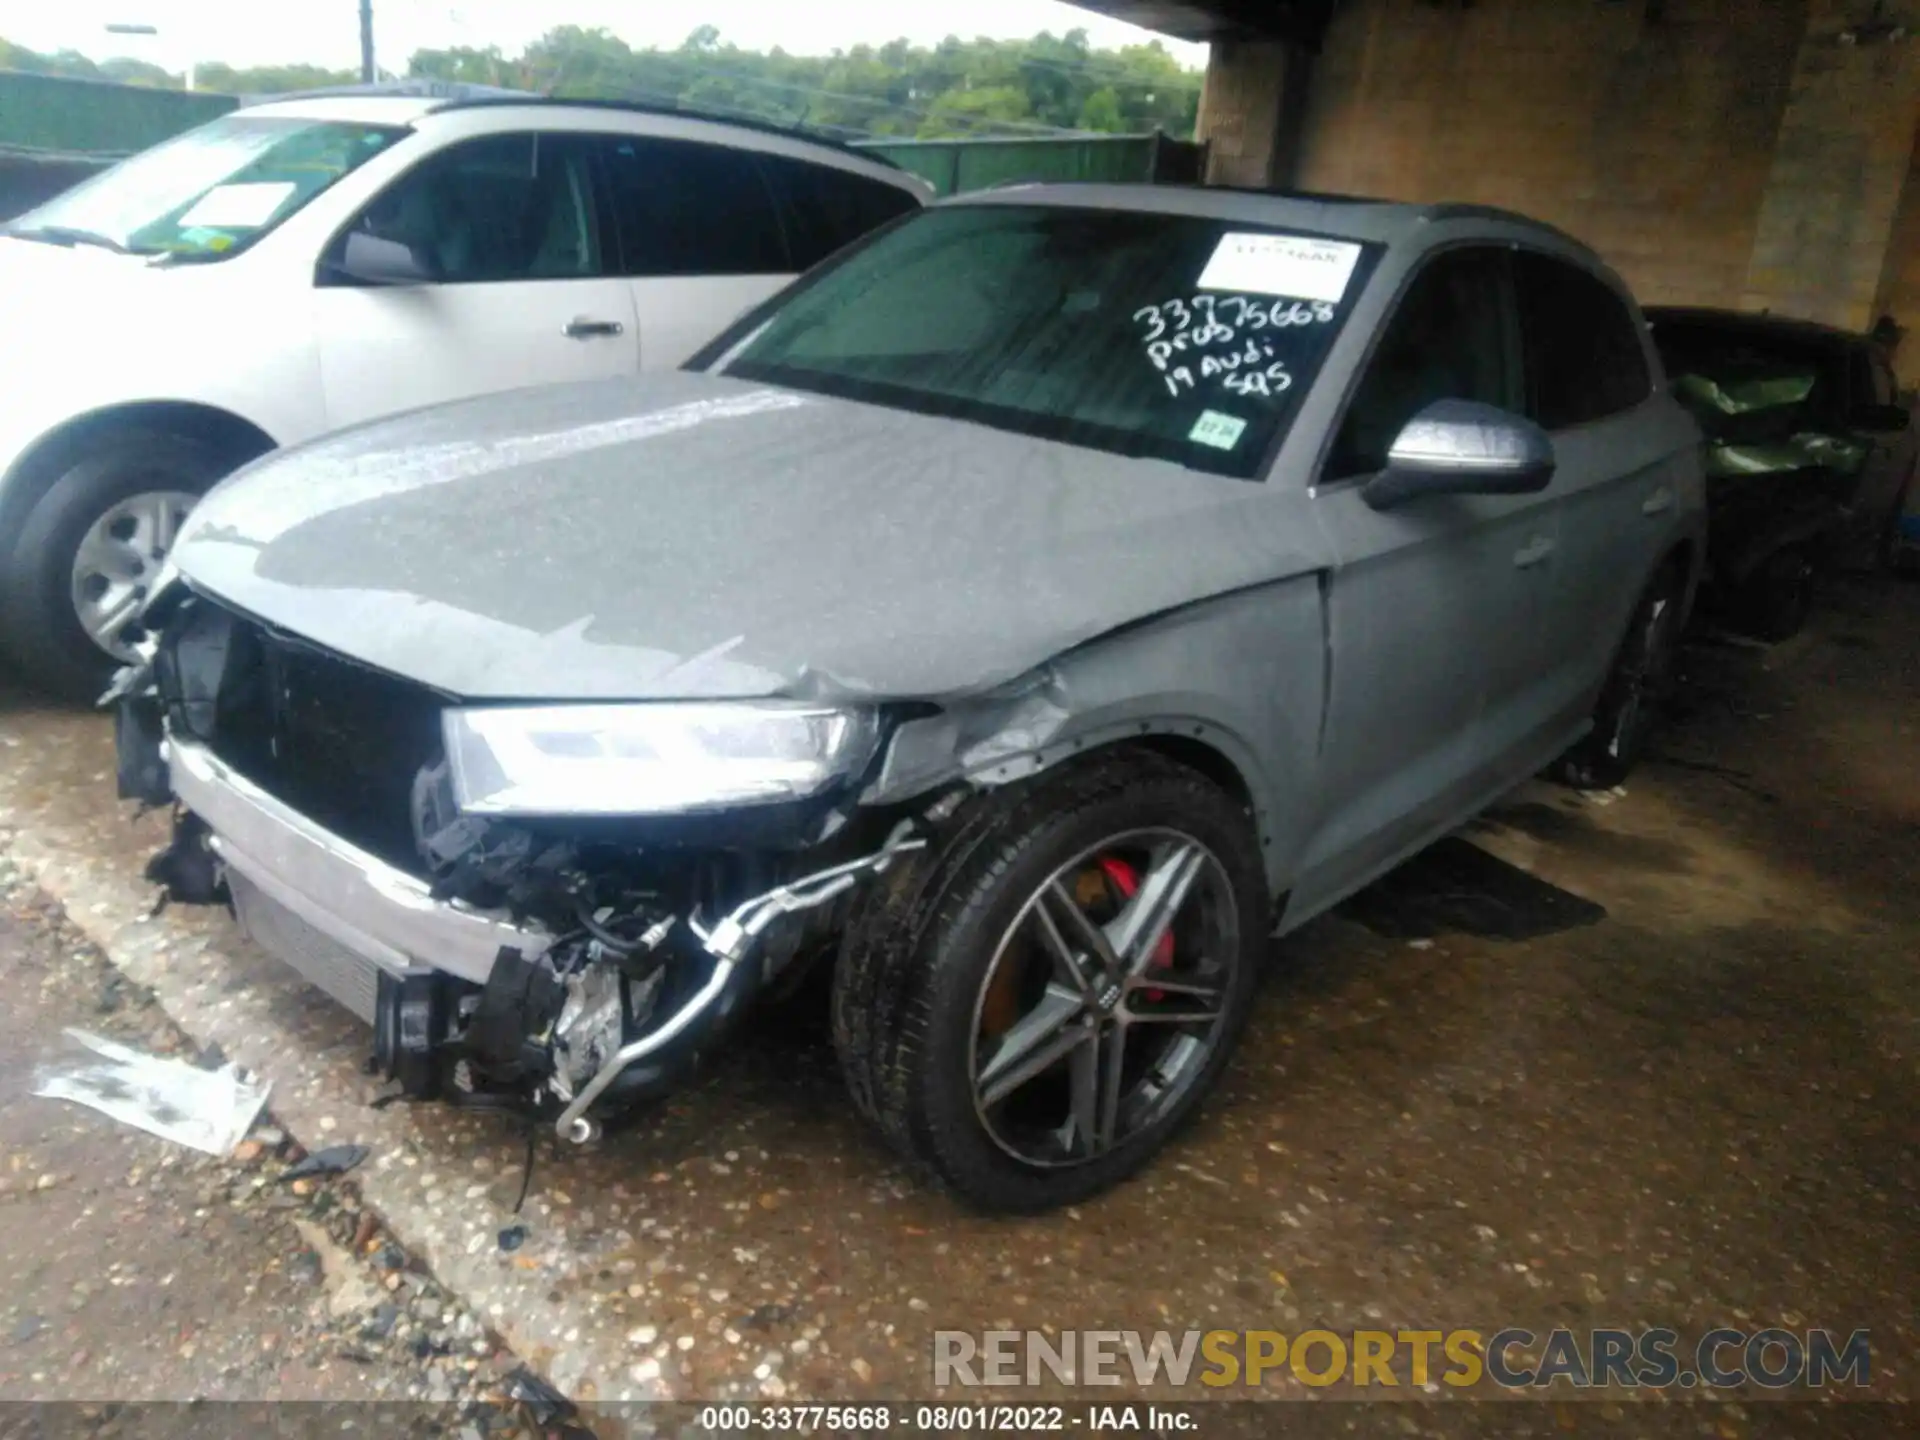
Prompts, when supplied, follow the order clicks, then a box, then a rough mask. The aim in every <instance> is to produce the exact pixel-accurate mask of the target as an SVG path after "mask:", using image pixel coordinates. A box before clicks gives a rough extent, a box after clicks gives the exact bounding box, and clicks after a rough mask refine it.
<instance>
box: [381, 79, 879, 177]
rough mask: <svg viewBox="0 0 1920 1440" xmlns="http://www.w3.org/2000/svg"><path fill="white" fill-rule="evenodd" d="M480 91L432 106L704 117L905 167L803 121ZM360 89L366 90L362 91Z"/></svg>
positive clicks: (646, 103) (651, 104) (649, 104)
mask: <svg viewBox="0 0 1920 1440" xmlns="http://www.w3.org/2000/svg"><path fill="white" fill-rule="evenodd" d="M469 88H471V89H474V90H477V91H479V92H481V93H478V94H473V95H460V96H454V97H450V98H448V99H447V100H446V101H445V103H443V104H440V105H436V106H434V109H435V110H436V111H439V112H444V111H447V110H479V109H485V108H487V107H489V106H494V105H561V106H565V107H567V108H569V109H578V110H616V111H625V112H627V113H629V114H634V115H664V116H672V117H673V118H675V119H680V120H704V121H706V122H708V123H709V124H713V125H731V126H733V127H734V128H735V129H739V130H755V131H758V132H760V133H761V134H763V135H780V136H784V137H785V138H787V139H789V140H804V141H806V142H807V143H808V144H810V145H824V146H827V147H828V148H830V149H834V150H841V151H844V152H846V153H847V154H849V155H854V156H858V157H859V158H860V159H862V160H865V161H867V162H868V163H870V164H873V165H884V166H886V167H887V168H888V169H889V170H904V169H905V168H906V167H905V166H903V165H899V164H897V163H896V162H894V161H892V160H889V159H888V158H887V157H886V156H884V155H877V154H875V153H874V152H872V151H871V150H867V149H863V148H862V147H860V146H858V145H853V144H850V143H849V142H848V141H847V140H846V139H844V138H843V137H841V136H838V135H833V134H829V133H828V132H827V131H825V130H820V129H816V128H814V127H812V126H807V125H782V124H780V123H779V122H778V121H775V120H767V119H763V118H761V117H760V116H758V115H745V114H729V113H727V112H726V111H721V110H701V109H696V108H694V107H692V106H685V105H666V104H659V103H655V102H652V101H646V100H593V99H576V98H572V97H564V98H563V97H559V96H552V95H532V94H528V93H526V92H524V91H517V90H508V91H494V92H491V93H488V90H487V87H485V86H473V87H469ZM361 93H367V92H365V91H362V92H361ZM872 138H873V139H875V140H885V139H886V138H887V137H885V136H874V137H872Z"/></svg>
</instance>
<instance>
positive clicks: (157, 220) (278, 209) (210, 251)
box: [5, 114, 407, 259]
mask: <svg viewBox="0 0 1920 1440" xmlns="http://www.w3.org/2000/svg"><path fill="white" fill-rule="evenodd" d="M406 133H407V132H406V131H405V130H402V129H396V128H394V127H393V126H390V125H361V124H355V123H351V122H342V121H337V120H297V119H289V118H285V117H280V118H274V117H268V116H258V115H244V114H241V115H229V116H226V117H225V118H223V119H220V120H215V121H214V122H213V123H212V124H210V125H202V126H201V127H200V128H199V129H197V130H189V131H188V132H187V133H186V134H184V135H179V136H176V137H175V138H174V139H172V140H168V141H167V142H165V143H164V144H161V145H156V146H155V147H154V148H153V149H151V150H145V151H142V152H141V153H140V154H138V155H136V156H134V157H133V158H132V159H131V160H127V161H124V162H122V163H121V164H119V165H116V166H114V167H113V168H112V169H111V170H108V171H107V172H106V173H105V174H102V175H96V176H95V177H94V178H93V179H91V180H89V181H87V182H86V183H85V184H83V185H79V186H76V187H75V188H74V189H72V190H69V191H68V192H67V193H66V194H64V195H60V196H57V197H56V198H54V199H53V200H50V201H48V202H47V203H46V204H45V205H42V206H41V207H40V208H39V209H37V210H31V211H29V212H27V213H26V214H25V215H22V216H21V217H20V218H19V219H18V220H16V221H14V222H13V223H12V224H11V225H9V226H8V227H7V228H6V231H5V233H7V234H10V235H17V236H20V237H21V238H23V239H28V240H46V241H50V242H52V243H55V244H62V245H73V244H88V245H100V246H104V247H105V248H107V249H109V250H123V251H128V252H131V253H133V254H137V255H174V256H179V257H181V258H191V259H219V258H222V257H224V256H227V255H231V254H233V253H234V252H236V251H238V250H240V249H243V248H244V247H245V246H247V245H248V244H251V243H252V242H253V241H255V240H257V239H259V238H260V236H262V235H264V234H266V233H267V231H269V230H271V229H272V228H273V227H274V226H276V225H278V224H279V223H280V222H281V221H283V220H285V219H286V218H287V217H288V216H289V215H291V214H293V213H294V212H295V211H296V210H298V209H299V208H300V207H301V206H303V205H305V204H306V203H307V202H308V201H309V200H311V199H313V197H314V196H316V195H318V194H319V193H320V192H321V191H322V190H325V189H326V188H327V187H328V186H329V185H331V184H333V182H334V181H336V180H338V179H339V178H340V177H341V176H342V175H345V174H346V173H347V172H348V171H349V170H352V169H354V168H355V167H356V166H359V165H362V164H364V163H365V162H366V161H368V160H370V159H372V158H373V157H374V156H375V155H378V154H379V153H380V152H381V151H382V150H384V149H386V148H387V146H389V145H391V144H392V143H393V142H394V141H395V140H397V139H399V138H400V137H401V136H402V135H405V134H406Z"/></svg>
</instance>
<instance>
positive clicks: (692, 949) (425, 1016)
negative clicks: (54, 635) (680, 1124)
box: [159, 736, 926, 1140]
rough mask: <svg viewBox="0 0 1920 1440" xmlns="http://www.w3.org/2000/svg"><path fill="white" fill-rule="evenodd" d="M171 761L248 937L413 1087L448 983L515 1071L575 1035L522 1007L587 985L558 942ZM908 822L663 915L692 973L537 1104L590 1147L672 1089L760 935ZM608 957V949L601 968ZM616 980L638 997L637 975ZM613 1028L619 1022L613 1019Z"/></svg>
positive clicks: (907, 847) (542, 1090)
mask: <svg viewBox="0 0 1920 1440" xmlns="http://www.w3.org/2000/svg"><path fill="white" fill-rule="evenodd" d="M164 755H165V760H166V766H165V777H166V778H165V780H163V781H160V782H159V783H161V784H162V785H165V784H170V785H171V790H172V794H173V797H174V798H175V799H177V800H178V801H179V802H180V804H181V805H183V806H184V807H185V809H186V810H187V811H188V812H189V813H190V814H191V815H192V816H193V817H194V819H195V821H196V822H198V823H199V824H203V825H204V826H205V827H206V831H205V843H206V846H207V847H208V849H210V850H211V852H212V854H213V856H214V857H215V858H217V859H218V861H219V862H220V864H221V866H222V867H223V868H224V873H225V879H226V883H227V890H228V893H229V894H230V895H231V896H232V899H233V904H234V909H235V911H236V912H237V914H238V916H239V918H240V922H241V924H242V926H243V927H244V928H245V929H246V931H247V933H248V935H249V936H250V937H251V938H252V939H253V940H254V941H255V942H256V943H258V944H259V945H260V946H261V948H263V949H265V950H266V951H268V952H269V953H270V954H272V955H273V956H274V957H275V958H277V959H279V960H281V961H282V962H284V963H285V964H287V965H289V966H290V967H292V968H293V969H294V970H295V971H297V972H298V973H299V974H300V975H302V976H303V977H304V978H305V979H307V980H308V981H309V982H310V983H312V984H313V985H315V986H317V987H318V988H320V989H322V990H324V991H326V992H327V993H328V994H330V995H332V996H333V997H334V999H336V1000H338V1001H339V1002H340V1003H341V1004H342V1005H344V1006H346V1007H347V1008H348V1009H349V1010H351V1011H353V1012H354V1013H355V1014H356V1015H358V1016H360V1018H361V1019H363V1020H365V1021H367V1022H368V1023H370V1024H372V1025H373V1026H374V1027H375V1029H376V1034H377V1044H376V1059H381V1058H383V1057H384V1058H385V1060H386V1061H387V1062H388V1063H389V1066H390V1068H389V1073H390V1074H395V1075H396V1077H397V1078H400V1079H401V1080H402V1084H403V1086H407V1087H408V1093H413V1094H422V1095H425V1094H432V1093H437V1092H438V1090H439V1088H440V1086H439V1080H438V1079H437V1078H433V1077H437V1075H438V1074H439V1067H438V1065H437V1064H436V1063H435V1062H434V1061H433V1059H432V1056H433V1055H434V1053H435V1052H438V1051H441V1050H442V1049H443V1047H444V1046H445V1043H446V1041H447V1039H448V1037H449V1034H450V1021H451V1017H450V1015H449V1011H448V1006H447V1005H446V1003H444V1001H443V1000H442V999H440V998H436V997H438V996H440V994H441V992H442V991H444V990H445V988H446V984H445V982H446V981H447V979H449V978H450V979H452V980H454V981H459V982H465V985H466V986H470V987H472V988H471V990H467V991H464V993H465V994H466V995H467V997H468V998H467V1000H466V1001H462V1002H460V1003H461V1005H462V1008H461V1011H460V1016H461V1020H462V1022H463V1024H464V1025H465V1034H466V1035H467V1037H468V1039H469V1040H471V1039H472V1037H473V1035H474V1033H475V1032H477V1031H479V1030H481V1029H482V1028H484V1027H486V1026H487V1024H488V1020H489V1017H490V1016H492V1017H493V1018H495V1019H498V1018H502V1017H503V1016H504V1017H505V1018H507V1021H508V1028H509V1030H510V1031H511V1032H512V1033H511V1034H510V1035H509V1036H507V1037H506V1041H505V1044H504V1045H501V1044H498V1043H496V1044H494V1045H491V1046H489V1047H485V1053H486V1055H487V1057H489V1058H490V1059H491V1060H493V1061H495V1062H499V1061H500V1060H501V1059H502V1058H503V1056H504V1057H505V1058H506V1059H507V1062H508V1065H509V1068H513V1066H512V1061H511V1057H512V1054H513V1053H515V1052H518V1051H520V1049H521V1047H522V1046H523V1045H534V1046H536V1047H540V1048H543V1049H545V1050H547V1051H548V1053H549V1054H551V1050H552V1047H553V1046H554V1045H555V1044H556V1043H564V1036H565V1033H566V1031H567V1030H568V1028H569V1024H570V1023H574V1022H570V1018H569V1017H570V1016H574V1015H575V1012H574V1011H573V1010H572V1009H571V1008H563V1009H561V1010H560V1011H559V1012H558V1013H557V1015H556V1014H554V1013H548V1014H547V1015H546V1016H545V1018H541V1016H540V1014H539V1013H538V1011H537V1007H536V1009H534V1010H529V1009H527V1008H526V1006H525V1005H524V1004H522V1001H523V1000H524V999H525V997H526V996H528V995H529V994H532V993H534V991H535V989H537V988H538V987H539V986H540V985H542V984H544V985H545V986H547V987H559V988H558V989H552V993H553V994H555V995H556V996H558V995H559V994H560V993H562V991H564V990H565V989H566V987H571V986H575V985H578V984H579V983H580V980H581V975H582V971H581V968H580V964H579V959H578V956H577V955H576V956H572V957H570V956H569V955H568V953H567V944H566V943H563V942H562V941H560V940H556V937H555V936H554V935H553V934H552V933H551V932H549V931H547V930H545V929H543V928H540V927H539V926H538V925H535V924H531V923H527V922H523V921H517V920H513V919H509V918H507V917H506V916H504V915H502V914H498V913H489V912H485V911H481V910H478V909H475V908H473V907H471V906H468V905H465V904H462V903H461V902H459V901H457V900H444V899H439V898H436V897H435V896H434V895H433V893H432V892H431V890H430V889H429V887H428V885H427V884H426V882H424V881H423V880H421V879H419V878H418V877H416V876H414V875H410V874H407V873H405V872H403V871H401V870H398V869H396V868H394V867H393V866H391V865H389V864H387V863H386V862H385V861H382V860H380V859H379V858H377V857H376V856H373V855H371V854H369V853H367V852H366V851H365V850H362V849H360V848H358V847H357V846H355V845H353V844H351V843H349V842H348V841H346V840H343V839H342V838H341V837H340V836H338V835H336V834H333V833H332V832H331V831H329V830H326V829H325V828H323V827H321V826H319V825H317V824H315V823H314V822H313V821H312V820H310V819H308V818H307V817H306V816H304V815H302V814H301V813H300V812H298V811H297V810H294V809H293V808H291V807H290V806H288V805H286V804H284V803H283V802H281V801H280V800H278V799H276V798H275V797H274V796H272V795H270V794H268V793H267V792H266V791H265V790H263V789H261V788H260V787H259V786H257V785H255V784H254V783H253V782H251V781H250V780H248V779H247V778H246V777H244V776H242V775H240V774H239V773H238V772H236V771H235V770H234V769H233V768H232V767H231V766H229V765H228V764H227V763H225V762H224V761H222V760H221V759H220V758H219V757H218V756H216V755H215V754H214V753H213V752H212V751H211V750H210V749H209V748H208V747H207V746H206V745H204V744H202V743H199V742H197V741H194V740H190V739H182V738H179V737H177V736H175V737H172V738H170V739H168V740H167V741H165V742H164ZM911 829H912V827H911V825H910V824H908V823H905V822H903V823H902V824H900V825H899V826H897V827H896V829H895V830H894V832H893V834H892V835H891V836H890V837H889V838H888V839H887V842H886V844H885V845H883V846H882V847H881V848H880V849H879V850H877V851H874V852H872V853H869V854H865V855H861V856H859V857H857V858H854V859H850V860H845V861H843V862H841V863H839V864H837V865H831V866H828V867H826V868H823V869H819V870H815V871H813V872H812V873H810V874H806V875H803V876H800V877H798V878H795V879H793V880H790V881H788V882H787V883H786V884H783V885H778V886H775V887H774V888H773V889H771V890H769V891H766V892H765V893H763V894H759V895H755V896H753V897H752V898H751V899H747V900H745V901H743V902H741V903H740V904H738V905H736V906H735V907H734V908H733V909H732V910H730V911H728V912H726V913H724V914H722V915H720V916H718V917H717V918H716V920H715V922H714V923H713V924H712V925H711V926H710V927H709V926H708V925H705V924H703V923H702V922H701V920H700V918H699V916H698V915H697V914H694V913H685V914H682V915H680V916H678V917H674V918H669V919H665V920H662V921H661V922H660V923H659V924H658V926H657V931H658V933H657V934H656V935H655V936H654V937H653V938H652V940H651V941H650V942H648V943H649V944H650V945H655V946H659V945H663V942H664V949H665V950H670V951H672V952H673V953H675V954H677V955H679V956H680V957H681V963H686V962H688V961H691V962H692V963H693V966H694V968H693V970H692V972H691V974H690V975H689V976H688V977H687V981H686V984H685V986H684V988H683V989H682V990H681V991H680V993H679V994H678V995H676V997H675V998H674V1000H673V1002H672V1003H671V1004H670V1005H668V1006H666V1007H664V1008H662V1009H661V1010H659V1011H658V1012H657V1013H655V1014H653V1015H651V1016H650V1017H649V1023H647V1024H646V1025H645V1026H644V1028H643V1029H642V1030H641V1031H640V1032H639V1033H634V1032H633V1031H631V1030H628V1031H627V1032H626V1035H625V1037H624V1039H623V1040H622V1041H621V1042H620V1043H617V1044H615V1043H606V1044H603V1045H601V1046H600V1047H599V1048H597V1049H596V1050H595V1051H594V1052H593V1053H594V1055H595V1056H596V1057H597V1058H596V1059H594V1060H593V1061H592V1063H591V1066H590V1068H588V1069H587V1070H585V1071H584V1072H576V1073H575V1074H573V1075H572V1076H570V1077H564V1076H562V1075H561V1074H560V1073H559V1071H558V1069H557V1067H551V1068H542V1069H541V1071H540V1078H539V1080H538V1088H537V1089H536V1090H535V1092H534V1093H533V1095H532V1096H531V1097H530V1098H531V1099H532V1100H533V1102H534V1103H535V1108H536V1109H538V1110H544V1109H545V1108H546V1106H547V1105H550V1104H553V1103H555V1102H557V1103H558V1105H559V1106H560V1107H561V1108H560V1110H559V1115H558V1119H557V1121H556V1128H557V1129H558V1130H559V1132H560V1134H562V1135H563V1136H567V1137H569V1138H572V1139H575V1140H580V1139H585V1138H588V1137H590V1136H591V1135H592V1134H593V1133H595V1131H596V1127H595V1125H594V1123H593V1121H592V1120H591V1119H590V1118H589V1111H591V1110H592V1109H593V1108H594V1107H595V1106H596V1105H597V1104H600V1103H602V1102H603V1101H608V1102H611V1101H612V1099H613V1098H614V1095H615V1094H618V1095H623V1096H625V1097H627V1098H629V1099H631V1098H635V1097H637V1096H640V1095H653V1094H660V1093H664V1092H665V1091H666V1090H669V1089H671V1088H673V1086H674V1085H675V1084H677V1083H678V1081H679V1080H680V1079H681V1078H683V1077H684V1075H685V1074H686V1073H687V1072H688V1071H689V1069H690V1068H691V1067H692V1065H694V1064H695V1063H696V1062H697V1060H698V1057H699V1054H700V1052H701V1051H702V1049H703V1048H704V1047H705V1045H706V1044H707V1042H708V1041H709V1040H711V1039H712V1038H713V1036H714V1035H715V1034H716V1033H717V1032H718V1031H719V1030H721V1029H724V1028H725V1026H726V1024H727V1022H728V1021H729V1020H730V1019H731V1017H732V1016H733V1015H734V1014H736V1013H737V1012H738V1011H739V1009H740V1008H741V1006H742V1005H743V1004H744V1002H745V1001H746V1000H747V999H748V998H749V997H750V996H751V995H752V994H753V993H754V992H755V991H757V990H758V989H759V988H760V987H761V985H762V984H763V983H764V981H765V974H764V973H763V966H762V965H761V963H760V961H761V950H762V941H763V937H764V936H765V935H766V934H767V933H768V932H769V931H770V930H772V929H773V928H774V927H775V926H777V925H778V924H779V923H780V922H781V921H782V919H783V918H784V917H786V916H789V915H795V914H797V913H799V912H803V911H810V910H817V909H819V908H821V907H823V906H826V905H829V904H830V903H831V902H833V901H834V900H835V899H837V898H838V897H840V896H842V895H844V894H846V893H847V892H848V891H849V890H851V889H852V888H853V887H854V886H855V885H857V884H858V883H860V882H861V881H862V880H864V879H866V878H867V877H869V876H872V875H875V874H878V873H880V872H881V871H883V870H885V869H886V867H887V866H888V864H889V863H891V862H892V861H893V860H894V859H895V858H897V857H898V856H900V855H902V854H904V853H906V852H909V851H913V850H918V849H921V848H923V847H924V846H925V844H926V841H925V839H924V838H921V837H918V836H915V835H913V834H912V833H911ZM676 933H677V936H678V937H679V938H677V939H676V938H674V937H675V935H676ZM572 943H576V944H577V937H575V938H574V941H573V942H572ZM549 952H551V953H549ZM614 959H615V957H611V956H608V955H606V954H604V953H601V954H599V956H598V959H597V960H594V961H591V962H590V963H594V964H603V963H613V962H614ZM556 963H557V968H556ZM608 973H609V974H610V973H611V972H610V971H609V972H608ZM618 983H619V984H620V985H621V986H622V989H621V991H620V992H619V993H620V994H622V995H625V994H627V993H628V992H627V990H626V988H625V986H626V984H627V982H626V981H624V980H622V981H620V982H618ZM456 988H461V987H456ZM556 1021H557V1024H556ZM614 1024H615V1029H616V1030H618V1029H620V1028H621V1026H620V1021H619V1019H618V1016H617V1014H616V1017H615V1020H614ZM454 1053H455V1055H457V1054H458V1053H459V1051H458V1047H455V1051H454ZM407 1056H412V1057H415V1058H417V1059H418V1060H419V1062H420V1064H421V1065H422V1066H423V1067H424V1068H423V1069H422V1070H420V1071H419V1072H418V1074H419V1076H420V1077H421V1079H420V1080H419V1083H418V1084H417V1085H416V1084H414V1083H412V1082H410V1081H409V1079H408V1077H407V1075H405V1074H402V1073H401V1072H400V1070H399V1069H398V1068H394V1067H397V1066H398V1065H400V1064H401V1063H403V1062H404V1060H405V1057H407ZM456 1068H462V1067H459V1066H457V1067H456Z"/></svg>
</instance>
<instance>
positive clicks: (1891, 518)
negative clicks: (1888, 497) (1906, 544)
mask: <svg viewBox="0 0 1920 1440" xmlns="http://www.w3.org/2000/svg"><path fill="white" fill-rule="evenodd" d="M1913 476H1914V472H1913V471H1911V470H1909V471H1908V472H1907V478H1906V479H1905V480H1902V481H1901V482H1900V493H1899V494H1897V495H1895V496H1894V497H1893V508H1892V509H1891V510H1890V511H1889V512H1888V513H1887V523H1886V524H1885V525H1883V526H1881V527H1880V540H1879V543H1878V544H1877V545H1875V547H1874V552H1873V568H1874V570H1875V572H1876V573H1878V574H1881V575H1890V574H1892V573H1894V572H1895V571H1896V570H1898V569H1899V557H1900V522H1901V521H1902V520H1903V519H1905V518H1906V513H1907V500H1908V499H1909V498H1910V497H1911V495H1912V494H1913Z"/></svg>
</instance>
